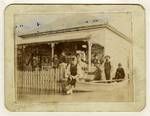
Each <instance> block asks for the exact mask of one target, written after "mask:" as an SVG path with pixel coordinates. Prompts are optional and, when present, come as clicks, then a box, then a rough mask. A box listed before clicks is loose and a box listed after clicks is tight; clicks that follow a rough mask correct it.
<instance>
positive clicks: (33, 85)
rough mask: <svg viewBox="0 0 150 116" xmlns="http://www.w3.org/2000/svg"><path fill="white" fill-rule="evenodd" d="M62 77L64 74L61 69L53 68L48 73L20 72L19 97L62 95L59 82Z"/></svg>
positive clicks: (18, 80) (18, 81) (18, 78)
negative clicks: (27, 95)
mask: <svg viewBox="0 0 150 116" xmlns="http://www.w3.org/2000/svg"><path fill="white" fill-rule="evenodd" d="M62 76H63V72H62V70H61V69H59V68H55V69H54V68H51V69H49V70H48V71H44V70H42V71H18V75H17V81H16V82H17V95H18V96H20V95H23V94H37V95H41V94H44V95H48V94H55V93H60V92H61V84H60V83H59V82H60V79H61V78H62Z"/></svg>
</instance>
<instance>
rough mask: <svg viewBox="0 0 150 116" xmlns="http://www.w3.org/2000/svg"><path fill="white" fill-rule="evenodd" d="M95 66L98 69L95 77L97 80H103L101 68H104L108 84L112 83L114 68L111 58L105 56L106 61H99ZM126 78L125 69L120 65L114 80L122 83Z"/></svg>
mask: <svg viewBox="0 0 150 116" xmlns="http://www.w3.org/2000/svg"><path fill="white" fill-rule="evenodd" d="M94 65H95V67H96V71H95V72H96V73H97V75H95V80H101V77H102V69H101V66H103V69H104V70H103V71H104V75H105V78H106V80H107V82H108V83H110V81H111V70H112V66H111V62H110V56H105V61H102V62H100V63H99V62H98V61H97V62H95V64H94ZM124 78H125V71H124V68H123V67H122V64H121V63H118V67H117V69H116V72H115V76H114V77H113V78H112V79H113V80H116V81H117V82H120V81H122V80H123V79H124Z"/></svg>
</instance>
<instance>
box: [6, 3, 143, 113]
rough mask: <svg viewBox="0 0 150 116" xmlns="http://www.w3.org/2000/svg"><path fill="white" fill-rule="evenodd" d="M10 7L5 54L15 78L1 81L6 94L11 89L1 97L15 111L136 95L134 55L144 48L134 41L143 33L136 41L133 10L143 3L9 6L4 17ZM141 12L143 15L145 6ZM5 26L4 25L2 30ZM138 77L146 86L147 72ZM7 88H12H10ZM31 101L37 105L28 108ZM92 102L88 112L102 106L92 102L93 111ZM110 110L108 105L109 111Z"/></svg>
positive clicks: (112, 100)
mask: <svg viewBox="0 0 150 116" xmlns="http://www.w3.org/2000/svg"><path fill="white" fill-rule="evenodd" d="M40 6H41V7H43V8H41V7H40ZM122 6H123V7H122ZM101 7H102V8H104V9H102V8H101ZM24 8H26V10H25V9H24ZM38 8H39V9H38ZM44 8H45V9H44ZM88 8H89V9H88ZM99 8H100V9H99ZM10 9H11V10H12V12H13V13H12V12H11V14H12V15H9V16H10V17H12V19H13V21H11V28H12V29H11V30H12V31H11V32H9V33H11V34H12V35H13V36H11V37H12V41H13V42H12V43H11V44H13V45H11V46H12V49H13V50H12V52H11V53H10V52H9V53H10V54H13V55H12V56H13V58H12V60H13V63H12V64H13V66H12V68H11V70H12V72H13V74H14V76H13V79H8V80H7V79H6V80H7V81H6V80H5V87H6V89H5V90H6V94H7V93H9V94H10V96H5V97H6V101H9V100H10V99H13V100H14V103H15V104H16V105H17V106H16V107H15V108H13V111H61V107H63V104H76V103H80V104H85V103H86V104H90V103H95V104H96V103H112V104H118V103H123V104H128V105H126V107H127V106H129V104H130V103H133V104H134V102H135V101H136V100H137V99H136V97H137V96H136V92H137V87H136V86H139V83H138V82H136V80H135V78H137V79H139V80H140V78H138V77H139V76H138V73H137V70H136V65H135V64H134V62H137V61H138V60H139V59H138V60H136V58H138V54H139V55H141V56H142V54H143V51H144V48H142V47H141V49H142V50H141V51H140V50H139V51H138V50H137V51H136V50H134V49H135V48H136V47H135V46H134V44H139V43H138V42H139V41H142V42H143V41H144V33H143V36H141V38H142V37H143V40H137V41H138V42H137V43H136V42H135V41H134V40H135V38H134V34H135V33H136V32H139V30H138V31H135V28H134V25H135V22H136V21H135V20H136V19H135V16H134V15H135V14H136V13H135V14H134V13H133V12H136V9H137V11H138V9H140V11H141V7H139V6H138V7H137V6H136V5H133V6H132V5H129V6H128V5H23V6H22V5H10V6H9V7H8V8H7V9H6V12H8V13H7V17H6V20H10V19H9V18H8V14H9V13H10ZM14 9H15V10H14ZM18 9H21V10H20V11H19V10H18ZM47 9H49V10H47ZM87 9H88V10H87ZM119 9H122V11H121V10H119ZM128 9H129V10H128ZM132 9H133V10H132ZM17 10H18V12H17ZM45 10H47V12H45ZM24 11H25V12H24ZM141 12H142V13H141ZM141 12H140V13H141V14H144V13H143V9H142V11H141ZM140 13H139V14H140ZM136 16H138V17H140V18H141V20H140V23H141V25H142V24H143V22H144V21H143V17H144V16H143V17H142V16H139V15H137V14H136ZM142 21H143V22H142ZM6 25H9V23H8V24H7V23H6ZM136 25H138V22H136ZM142 26H143V25H142ZM136 29H137V28H136ZM142 29H143V28H141V30H142ZM7 30H9V29H8V27H7V28H6V33H7ZM142 31H143V30H142ZM6 37H7V36H6ZM7 40H8V39H7ZM142 42H141V45H142V46H143V45H144V44H143V43H142ZM6 43H8V41H6ZM9 45H10V43H9ZM9 45H8V44H7V46H9ZM137 46H138V45H137ZM136 49H137V48H136ZM137 52H139V53H137ZM9 53H8V52H7V53H6V54H8V55H9ZM135 54H136V55H137V56H136V55H135ZM135 57H136V58H135ZM141 59H143V57H141ZM141 59H140V61H141V66H144V60H143V62H142V60H141ZM6 60H8V59H7V57H6ZM139 63H140V62H139ZM142 63H143V64H142ZM141 68H143V67H141ZM6 70H7V69H6ZM6 73H7V71H6ZM8 73H9V72H8ZM136 74H137V77H135V75H136ZM141 78H142V79H141V85H140V86H142V87H143V91H144V84H143V83H144V78H145V77H144V76H143V77H141ZM139 80H138V81H139ZM10 83H11V84H10ZM136 83H138V85H137V84H136ZM7 85H8V86H7ZM11 87H12V89H13V91H11V93H10V92H9V91H10V90H9V89H10V88H11ZM143 91H141V93H142V92H143ZM139 93H140V89H139ZM7 95H8V94H7ZM143 95H144V92H143ZM135 96H136V97H135ZM7 99H9V100H7ZM142 99H143V97H142ZM10 101H11V100H10ZM10 101H9V102H10ZM142 103H143V101H142ZM6 104H7V103H6ZM36 104H38V105H40V104H43V105H45V107H46V109H44V107H43V110H42V105H41V107H40V106H37V109H36ZM46 104H51V105H53V106H56V105H57V104H61V107H59V106H56V107H54V108H50V107H48V106H46ZM32 105H35V106H34V107H33V108H31V109H29V108H27V107H30V106H32ZM118 106H119V105H118ZM58 107H59V108H58ZM79 107H80V106H79ZM82 107H83V106H81V110H78V109H77V110H76V109H73V107H72V109H71V108H70V110H69V109H68V110H67V108H66V109H64V110H63V109H62V111H84V110H85V109H84V108H83V110H82ZM95 107H96V106H95ZM95 107H94V106H93V109H90V110H88V108H87V111H92V110H93V111H99V109H100V108H98V107H96V109H95V110H94V108H95ZM111 107H113V106H111ZM26 108H27V109H26ZM55 108H56V109H55ZM57 108H58V109H60V110H58V109H57ZM68 108H69V107H68ZM123 108H124V107H123ZM138 108H139V107H138ZM138 108H137V109H136V108H135V110H138ZM10 109H12V108H10ZM14 109H15V110H14ZM103 109H105V107H103ZM110 109H111V108H110V105H108V111H109V110H110ZM112 109H113V108H112ZM116 109H117V106H116ZM116 109H115V110H112V111H116ZM118 109H119V108H118ZM127 109H128V108H127ZM133 109H134V108H133ZM133 109H132V108H131V110H133ZM139 109H140V108H139ZM124 110H125V109H124ZM102 111H105V110H102ZM106 111H107V108H106ZM110 111H111V110H110Z"/></svg>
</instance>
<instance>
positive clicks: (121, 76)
mask: <svg viewBox="0 0 150 116" xmlns="http://www.w3.org/2000/svg"><path fill="white" fill-rule="evenodd" d="M124 78H125V72H124V69H123V68H122V64H121V63H119V64H118V68H117V70H116V74H115V78H114V79H116V80H117V82H120V81H122V79H124Z"/></svg>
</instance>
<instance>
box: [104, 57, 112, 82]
mask: <svg viewBox="0 0 150 116" xmlns="http://www.w3.org/2000/svg"><path fill="white" fill-rule="evenodd" d="M105 58H106V61H105V63H104V72H105V77H106V80H110V72H111V63H110V61H109V59H110V56H106V57H105Z"/></svg>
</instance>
